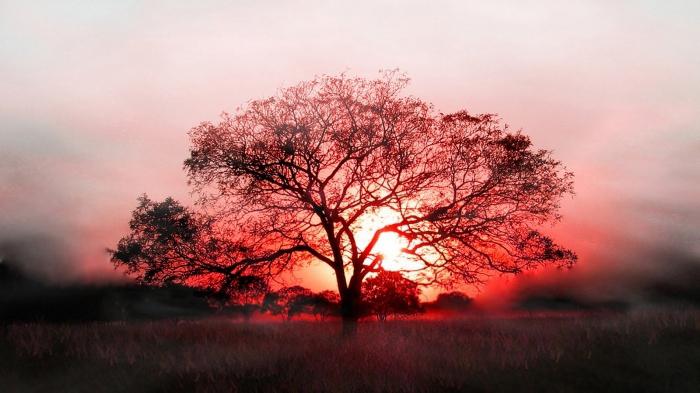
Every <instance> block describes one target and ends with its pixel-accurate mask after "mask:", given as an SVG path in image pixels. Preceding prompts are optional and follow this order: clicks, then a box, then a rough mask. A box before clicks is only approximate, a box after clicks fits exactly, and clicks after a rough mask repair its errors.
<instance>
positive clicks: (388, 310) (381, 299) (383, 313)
mask: <svg viewBox="0 0 700 393" xmlns="http://www.w3.org/2000/svg"><path fill="white" fill-rule="evenodd" d="M365 285H366V294H365V299H364V303H365V306H366V308H367V311H369V312H371V313H372V314H374V315H375V316H376V317H377V319H378V320H380V321H386V320H387V318H388V317H389V316H390V315H394V316H397V315H410V314H415V313H417V312H418V311H420V300H419V298H418V296H419V295H420V290H419V289H418V285H417V284H416V283H415V282H413V281H411V280H408V279H407V278H405V277H404V276H403V275H402V274H401V273H400V272H392V271H386V270H381V271H380V272H379V273H378V274H377V275H376V276H374V277H371V278H368V279H367V282H366V284H365Z"/></svg>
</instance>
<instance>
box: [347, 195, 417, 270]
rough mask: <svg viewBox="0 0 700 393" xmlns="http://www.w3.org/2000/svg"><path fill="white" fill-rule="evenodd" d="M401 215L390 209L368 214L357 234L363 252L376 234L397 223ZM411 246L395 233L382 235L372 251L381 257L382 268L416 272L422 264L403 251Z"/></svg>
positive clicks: (356, 238) (358, 243) (356, 237)
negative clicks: (383, 228) (381, 229)
mask: <svg viewBox="0 0 700 393" xmlns="http://www.w3.org/2000/svg"><path fill="white" fill-rule="evenodd" d="M400 219H401V215H400V214H399V213H398V212H396V211H394V210H392V209H389V208H380V209H376V210H374V211H373V212H371V214H368V215H367V216H366V217H365V219H364V220H362V223H361V225H360V227H359V228H358V230H357V231H356V232H355V240H356V241H357V246H358V247H359V248H360V249H361V250H362V249H364V248H365V247H366V246H367V245H368V244H369V242H370V241H371V240H372V237H373V236H374V233H375V232H376V231H377V230H379V229H380V228H382V227H383V226H385V225H389V224H392V223H395V222H397V221H399V220H400ZM408 246H409V241H408V240H407V239H406V238H404V237H401V236H399V235H398V234H397V233H394V232H385V233H383V234H381V236H380V237H379V240H377V243H376V244H375V245H374V248H373V249H372V254H373V255H381V256H382V258H383V261H382V265H381V266H382V267H383V268H384V269H386V270H394V271H395V270H415V269H418V268H420V267H421V266H422V264H420V263H418V262H417V261H415V260H413V259H411V258H410V257H409V256H408V255H407V254H406V253H405V252H404V251H403V250H404V248H406V247H408Z"/></svg>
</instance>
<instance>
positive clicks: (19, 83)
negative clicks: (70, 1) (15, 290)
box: [0, 1, 700, 302]
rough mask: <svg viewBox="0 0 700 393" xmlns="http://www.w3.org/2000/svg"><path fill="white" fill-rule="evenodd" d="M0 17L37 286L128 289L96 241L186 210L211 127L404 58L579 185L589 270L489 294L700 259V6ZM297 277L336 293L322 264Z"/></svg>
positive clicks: (4, 133)
mask: <svg viewBox="0 0 700 393" xmlns="http://www.w3.org/2000/svg"><path fill="white" fill-rule="evenodd" d="M0 7H1V9H0V37H2V38H0V59H1V60H0V82H1V84H2V85H3V86H4V87H3V89H2V90H0V159H1V160H2V161H1V163H2V164H1V165H0V257H1V258H3V260H8V261H9V260H13V261H16V262H14V263H18V264H21V265H22V268H23V269H24V270H26V271H27V272H30V273H31V274H34V275H36V276H37V277H41V278H43V279H46V280H50V281H55V282H75V281H80V282H101V281H111V280H121V279H122V275H121V272H118V271H114V269H113V267H112V264H111V263H110V262H109V257H108V255H107V254H106V252H105V251H104V250H105V248H106V247H113V246H114V244H116V242H117V241H118V239H119V238H120V237H121V236H122V235H124V234H125V233H126V231H127V230H128V226H127V223H128V220H129V217H130V211H131V209H133V207H134V206H135V204H136V197H137V196H138V195H140V194H141V193H144V192H146V193H148V194H149V196H151V197H152V198H154V199H160V198H163V197H165V196H173V197H175V198H176V199H178V200H181V201H182V202H183V203H185V204H190V203H191V202H192V197H191V195H190V194H189V190H188V188H187V185H186V178H185V175H184V173H183V171H182V161H183V160H184V159H185V158H186V155H187V148H188V141H187V135H186V133H187V131H188V130H189V129H190V128H191V127H193V126H195V125H197V124H198V123H199V122H201V121H206V120H212V121H215V120H216V119H217V117H218V115H219V113H220V112H221V111H223V110H228V111H233V110H234V109H235V108H236V107H237V106H238V105H241V104H244V103H245V102H247V101H248V100H250V99H254V98H260V97H265V96H270V95H273V94H274V93H275V91H276V89H277V88H279V87H282V86H289V85H293V84H295V83H297V82H298V81H301V80H306V79H311V78H313V76H314V75H317V74H324V73H328V74H335V73H338V72H343V71H347V72H348V73H349V74H356V75H359V76H363V77H372V76H375V75H377V74H376V72H377V71H378V70H379V69H389V68H394V67H399V68H400V69H401V70H402V71H404V72H406V73H407V74H408V75H409V76H410V77H411V78H412V83H411V85H410V87H409V92H410V94H414V95H416V96H418V97H420V98H422V99H425V100H427V101H431V102H433V103H434V104H435V107H436V109H437V110H440V111H443V112H446V113H447V112H450V111H456V110H458V109H462V108H466V109H468V110H469V111H470V112H472V113H498V114H499V115H500V116H501V118H502V119H503V121H504V122H507V123H508V124H509V125H510V126H511V128H512V129H520V128H522V129H523V131H524V132H525V133H527V134H528V135H531V136H532V139H533V141H534V143H535V145H536V146H537V147H542V148H546V149H552V150H553V151H554V156H555V157H556V158H557V159H560V160H562V162H563V163H564V164H565V165H567V167H568V168H569V169H570V170H571V171H573V172H574V173H575V176H576V177H575V187H576V196H575V197H574V198H573V199H569V200H565V201H563V205H562V213H563V217H564V218H563V220H562V221H561V222H560V223H559V224H557V225H556V226H554V227H552V228H545V231H546V232H548V233H549V234H551V235H552V236H553V237H554V238H555V239H557V240H558V241H560V242H561V243H562V244H564V245H565V246H567V247H568V248H571V249H573V250H575V251H576V252H577V253H578V254H579V256H580V260H579V263H578V264H577V266H576V267H575V268H573V269H572V270H569V271H561V272H560V271H553V272H551V271H544V272H531V273H529V274H526V275H524V276H522V277H521V278H516V279H513V278H505V277H498V276H494V280H493V282H492V283H491V284H490V285H488V286H486V287H485V288H483V289H482V292H481V294H482V295H483V296H484V298H486V297H487V295H488V296H491V298H494V299H501V300H499V301H506V300H507V299H510V300H509V301H516V300H514V299H518V298H520V297H521V296H526V295H527V296H530V295H531V294H540V293H543V294H547V293H553V292H556V293H559V292H561V293H563V294H564V295H566V296H572V297H576V298H580V299H583V300H585V301H589V302H598V301H608V300H610V301H614V300H622V301H629V302H637V301H646V300H645V299H649V298H654V297H661V296H662V295H661V294H660V292H664V291H665V293H668V292H669V291H671V292H674V291H676V290H675V289H673V290H667V289H668V288H669V287H670V288H685V286H687V285H690V284H687V285H686V278H687V277H689V276H690V273H686V272H694V271H696V270H695V269H696V268H697V266H698V255H699V254H700V248H699V246H698V244H700V242H699V241H698V240H700V239H698V233H700V231H699V230H698V229H700V228H699V225H698V223H699V222H700V217H699V213H698V211H700V206H698V201H699V200H700V189H699V185H700V178H699V176H700V175H699V174H700V170H699V168H700V162H699V161H698V157H700V129H699V127H700V126H699V125H700V113H698V111H697V108H698V107H700V74H699V73H698V72H697V70H698V69H700V49H698V47H697V45H696V42H697V41H698V39H700V27H698V25H697V23H696V21H695V20H694V18H693V15H696V14H697V11H698V9H697V5H688V4H685V3H684V2H680V1H679V2H673V1H671V2H664V4H663V5H659V4H656V3H654V2H635V3H623V4H618V5H614V6H610V5H607V4H606V3H604V2H595V1H590V2H580V3H576V4H567V5H563V4H561V3H560V2H541V3H538V4H527V5H526V4H523V5H520V6H516V7H513V6H512V5H508V4H506V3H505V2H503V3H502V2H494V3H492V4H491V3H490V4H488V5H487V4H483V3H469V2H445V3H443V4H441V5H439V6H425V5H424V4H421V3H419V2H402V3H401V4H396V3H380V4H375V3H374V2H359V3H358V2H355V3H353V4H352V5H342V4H328V3H325V2H323V3H322V2H290V3H288V4H285V5H279V6H271V5H265V4H252V3H251V4H247V3H246V4H243V3H239V4H228V5H222V4H219V3H216V2H203V3H199V5H178V6H167V5H164V4H150V5H140V4H137V3H129V2H124V3H118V4H113V5H107V4H91V5H81V6H80V7H78V6H77V4H76V5H75V6H71V5H61V6H59V5H57V4H54V3H52V2H47V3H46V4H43V5H42V4H38V3H33V4H20V3H14V4H9V3H4V4H3V5H2V6H0ZM689 8H695V10H689ZM367 10H372V11H371V12H368V11H367ZM290 15H304V17H298V18H297V17H294V18H293V17H290ZM337 15H344V18H342V20H341V19H338V18H337ZM386 26H392V28H391V29H387V27H386ZM298 276H299V278H300V280H301V281H302V284H303V285H305V286H308V287H311V288H312V289H315V290H318V289H325V288H331V287H332V286H333V284H334V283H333V279H332V276H331V275H330V274H328V273H326V272H325V270H324V269H323V268H322V267H318V266H312V267H311V268H309V270H307V271H306V272H301V273H299V274H298ZM506 286H509V288H508V289H506V288H505V287H506ZM659 288H662V289H661V290H660V289H659ZM663 288H666V289H663ZM679 291H680V292H683V291H682V290H680V289H679ZM676 292H678V291H676ZM691 292H692V291H691ZM674 293H675V292H674ZM533 296H534V295H533ZM663 296H668V295H663ZM678 296H680V295H678ZM692 296H694V295H688V297H689V298H692ZM494 301H495V300H494Z"/></svg>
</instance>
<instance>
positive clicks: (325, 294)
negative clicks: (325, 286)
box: [311, 290, 340, 320]
mask: <svg viewBox="0 0 700 393" xmlns="http://www.w3.org/2000/svg"><path fill="white" fill-rule="evenodd" d="M339 303H340V297H339V296H338V294H337V293H336V292H334V291H328V290H326V291H321V292H319V293H315V294H314V296H313V298H312V306H311V314H313V316H314V318H320V319H321V320H324V319H326V318H328V317H329V316H331V315H337V314H338V304H339Z"/></svg>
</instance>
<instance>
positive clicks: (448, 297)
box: [433, 291, 472, 312]
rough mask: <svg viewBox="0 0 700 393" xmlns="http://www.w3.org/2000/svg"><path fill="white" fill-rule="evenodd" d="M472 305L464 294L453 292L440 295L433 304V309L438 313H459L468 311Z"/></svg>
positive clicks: (470, 300)
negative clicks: (438, 311)
mask: <svg viewBox="0 0 700 393" xmlns="http://www.w3.org/2000/svg"><path fill="white" fill-rule="evenodd" d="M471 305H472V298H470V297H469V295H467V294H466V293H464V292H459V291H453V292H445V293H441V294H439V295H438V296H437V298H436V299H435V302H433V307H434V308H435V309H436V310H440V311H451V312H460V311H465V310H468V309H469V308H470V307H471Z"/></svg>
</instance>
